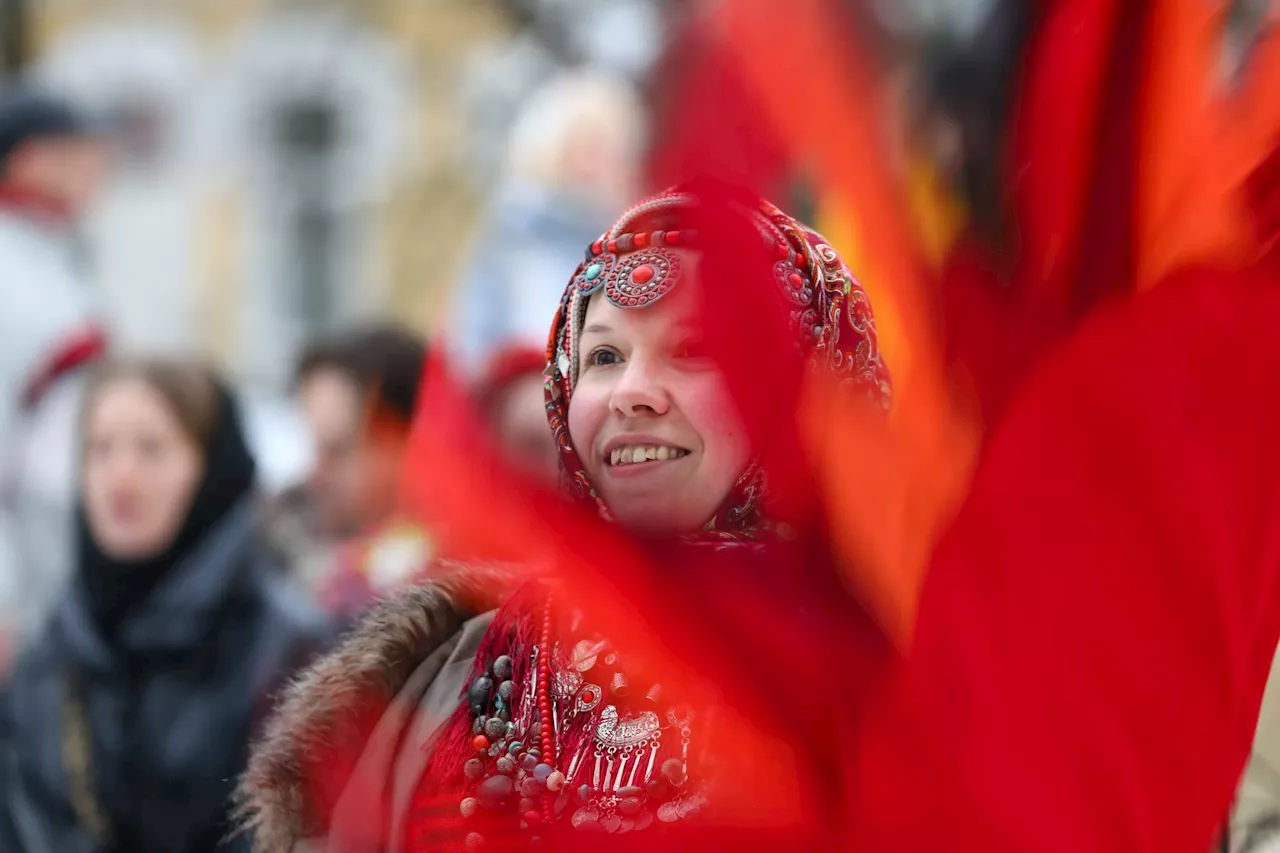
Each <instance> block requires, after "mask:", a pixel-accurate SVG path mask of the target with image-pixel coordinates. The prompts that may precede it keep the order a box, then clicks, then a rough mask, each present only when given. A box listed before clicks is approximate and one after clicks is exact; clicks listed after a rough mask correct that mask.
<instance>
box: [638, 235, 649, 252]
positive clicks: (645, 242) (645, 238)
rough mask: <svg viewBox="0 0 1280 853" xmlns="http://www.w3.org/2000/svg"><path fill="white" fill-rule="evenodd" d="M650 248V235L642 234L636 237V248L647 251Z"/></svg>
mask: <svg viewBox="0 0 1280 853" xmlns="http://www.w3.org/2000/svg"><path fill="white" fill-rule="evenodd" d="M648 247H649V235H648V234H646V233H644V232H641V233H639V234H637V235H636V248H637V249H646V248H648Z"/></svg>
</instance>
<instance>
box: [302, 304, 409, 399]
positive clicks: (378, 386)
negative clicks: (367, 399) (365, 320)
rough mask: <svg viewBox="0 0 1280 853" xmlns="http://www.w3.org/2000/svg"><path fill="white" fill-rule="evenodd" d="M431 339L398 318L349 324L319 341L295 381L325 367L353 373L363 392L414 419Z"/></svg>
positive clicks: (304, 357) (304, 356) (304, 358)
mask: <svg viewBox="0 0 1280 853" xmlns="http://www.w3.org/2000/svg"><path fill="white" fill-rule="evenodd" d="M426 357H427V346H426V343H425V341H423V339H422V338H421V337H419V336H418V335H416V334H414V333H413V332H410V331H409V330H407V329H404V328H402V327H400V326H396V325H392V324H377V325H372V326H362V327H360V328H355V329H347V330H345V331H341V332H337V333H334V334H332V335H328V336H325V337H322V338H319V339H317V340H315V341H313V342H312V343H311V344H310V345H309V346H307V348H306V349H305V350H303V352H302V355H301V357H299V359H298V363H297V366H296V367H295V368H294V373H293V381H294V385H295V387H296V386H298V385H301V384H302V383H303V382H305V381H306V380H307V379H308V378H310V377H311V376H312V375H313V374H315V373H317V372H319V371H321V370H336V371H338V372H340V373H343V374H345V375H346V376H348V377H350V378H351V380H352V381H353V382H354V383H355V384H356V387H357V388H358V389H359V390H360V392H361V393H362V394H368V393H370V392H372V393H374V394H375V395H376V397H375V400H376V403H377V405H378V406H380V407H381V408H383V409H385V410H386V411H387V412H388V413H390V414H392V415H394V416H396V417H398V418H400V419H402V420H404V421H406V422H408V421H411V420H412V419H413V413H414V411H415V410H416V409H417V405H418V390H419V386H420V385H421V384H422V371H423V365H424V362H425V361H426Z"/></svg>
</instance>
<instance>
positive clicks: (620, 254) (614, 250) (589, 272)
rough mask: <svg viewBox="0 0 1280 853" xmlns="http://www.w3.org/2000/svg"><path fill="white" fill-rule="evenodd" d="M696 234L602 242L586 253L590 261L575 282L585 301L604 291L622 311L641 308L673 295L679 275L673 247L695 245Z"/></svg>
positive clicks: (650, 235) (660, 234)
mask: <svg viewBox="0 0 1280 853" xmlns="http://www.w3.org/2000/svg"><path fill="white" fill-rule="evenodd" d="M696 236H697V235H696V234H695V232H693V231H652V232H647V231H646V232H640V233H637V234H623V235H621V236H619V237H615V238H612V239H608V240H606V239H604V238H601V239H599V240H597V241H595V242H594V243H592V244H591V248H589V249H588V250H587V259H586V261H585V262H584V263H583V265H582V267H581V269H580V271H579V272H578V274H577V275H575V276H574V278H573V286H574V287H575V288H576V289H577V291H578V293H579V294H580V295H581V296H582V297H587V296H591V295H592V294H594V293H596V292H597V291H599V290H600V289H601V288H603V289H604V295H605V298H606V299H608V300H609V301H610V302H612V303H613V304H614V305H617V306H618V307H619V308H642V307H644V306H646V305H650V304H652V303H654V302H657V301H658V300H659V299H661V298H662V297H663V296H665V295H666V294H667V293H669V292H670V291H671V288H673V287H674V286H675V283H676V279H677V278H678V277H679V275H680V258H679V256H677V255H676V254H675V252H672V251H671V250H670V248H671V247H673V246H683V247H687V246H691V245H693V243H694V241H695V239H696Z"/></svg>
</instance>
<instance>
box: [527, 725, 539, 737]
mask: <svg viewBox="0 0 1280 853" xmlns="http://www.w3.org/2000/svg"><path fill="white" fill-rule="evenodd" d="M541 736H542V723H534V724H533V725H531V726H529V737H531V738H539V737H541Z"/></svg>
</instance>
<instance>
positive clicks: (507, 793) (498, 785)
mask: <svg viewBox="0 0 1280 853" xmlns="http://www.w3.org/2000/svg"><path fill="white" fill-rule="evenodd" d="M514 793H515V786H514V785H513V784H512V782H511V779H510V778H509V777H507V776H490V777H489V778H488V779H485V780H484V781H483V782H481V783H480V784H479V785H477V786H476V799H477V800H479V801H480V805H482V806H484V807H485V808H486V809H493V808H497V807H498V806H500V805H502V804H503V803H505V802H506V801H507V800H510V799H511V795H512V794H514Z"/></svg>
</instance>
